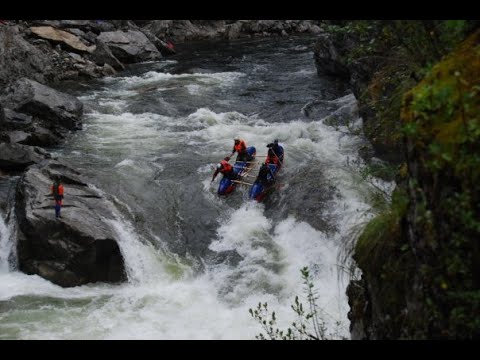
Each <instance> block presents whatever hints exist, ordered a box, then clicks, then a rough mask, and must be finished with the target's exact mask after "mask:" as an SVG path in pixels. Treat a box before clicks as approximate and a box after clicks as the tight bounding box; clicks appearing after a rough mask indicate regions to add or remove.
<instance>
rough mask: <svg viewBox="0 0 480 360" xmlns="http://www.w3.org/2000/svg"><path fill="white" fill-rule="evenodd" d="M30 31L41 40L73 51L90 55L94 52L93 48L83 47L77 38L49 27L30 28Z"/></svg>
mask: <svg viewBox="0 0 480 360" xmlns="http://www.w3.org/2000/svg"><path fill="white" fill-rule="evenodd" d="M30 31H31V32H32V33H33V34H35V35H37V36H38V37H40V38H42V39H46V40H49V41H53V42H54V43H59V44H62V45H64V46H66V48H67V49H70V50H73V51H78V52H88V53H92V52H93V51H94V50H95V46H87V45H85V44H84V43H83V42H82V41H81V40H80V38H79V37H78V36H76V35H73V34H72V33H70V32H67V31H63V30H59V29H55V28H53V27H51V26H32V27H31V28H30Z"/></svg>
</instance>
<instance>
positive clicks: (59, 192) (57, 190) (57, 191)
mask: <svg viewBox="0 0 480 360" xmlns="http://www.w3.org/2000/svg"><path fill="white" fill-rule="evenodd" d="M50 189H51V190H52V194H53V198H54V199H55V202H56V203H58V204H60V205H62V199H63V185H62V184H59V185H58V186H56V185H52V186H51V187H50Z"/></svg>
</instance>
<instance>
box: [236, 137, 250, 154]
mask: <svg viewBox="0 0 480 360" xmlns="http://www.w3.org/2000/svg"><path fill="white" fill-rule="evenodd" d="M233 148H234V149H235V151H236V152H237V153H239V154H240V153H241V152H243V151H245V150H247V144H245V141H244V140H240V142H239V143H238V144H235V145H234V146H233Z"/></svg>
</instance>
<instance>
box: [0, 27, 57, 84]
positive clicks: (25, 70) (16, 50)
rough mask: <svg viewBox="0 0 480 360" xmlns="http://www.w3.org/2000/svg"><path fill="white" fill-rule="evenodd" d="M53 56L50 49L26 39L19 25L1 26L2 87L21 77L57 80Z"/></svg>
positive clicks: (0, 73)
mask: <svg viewBox="0 0 480 360" xmlns="http://www.w3.org/2000/svg"><path fill="white" fill-rule="evenodd" d="M53 60H54V59H53V57H52V56H51V53H49V52H48V50H46V49H44V48H43V47H41V46H34V45H32V44H30V43H29V42H28V41H26V40H25V39H24V38H23V37H22V35H21V33H20V30H19V27H18V26H0V88H4V87H5V86H7V85H8V84H9V83H11V82H12V81H15V80H16V79H18V78H21V77H24V76H25V77H29V78H32V79H35V80H36V81H39V82H46V81H55V80H57V79H58V72H57V71H55V68H54V64H53Z"/></svg>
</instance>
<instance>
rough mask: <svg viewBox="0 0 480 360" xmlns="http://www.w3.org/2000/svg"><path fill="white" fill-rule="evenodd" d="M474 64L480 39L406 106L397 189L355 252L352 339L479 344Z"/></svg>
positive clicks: (436, 72) (442, 65) (478, 83)
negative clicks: (402, 160) (403, 159)
mask: <svg viewBox="0 0 480 360" xmlns="http://www.w3.org/2000/svg"><path fill="white" fill-rule="evenodd" d="M479 55H480V30H478V31H476V32H474V33H473V34H472V35H470V36H469V37H468V38H467V39H466V40H465V41H464V42H463V43H462V44H461V45H459V46H458V47H457V48H456V49H455V51H453V52H452V53H451V54H449V55H448V56H446V57H445V58H443V59H442V61H441V62H439V63H437V64H436V65H435V66H434V67H433V68H432V69H431V70H430V71H429V72H428V74H427V75H426V76H425V78H424V79H423V80H422V81H421V82H420V83H419V84H418V85H417V86H415V87H414V88H413V89H411V90H410V91H408V92H407V93H406V94H405V95H404V97H403V105H402V109H401V121H402V127H403V133H404V135H405V139H406V149H405V157H406V165H405V166H404V168H403V174H402V175H403V176H402V181H400V182H399V186H398V187H397V190H396V191H395V193H394V196H393V201H392V204H391V207H390V209H389V210H388V211H385V212H384V213H382V214H380V215H379V216H377V217H376V218H375V219H374V220H372V221H371V222H370V223H369V224H368V225H367V227H366V229H365V231H364V232H363V234H362V235H361V236H360V238H359V240H358V242H357V244H356V248H355V255H354V259H355V260H356V262H357V264H358V266H359V267H360V269H361V270H362V272H363V276H362V279H361V280H360V281H356V282H352V283H351V284H350V287H349V295H350V303H351V306H352V307H351V312H350V314H349V317H350V319H351V321H352V329H353V330H355V334H354V336H355V337H356V338H366V339H398V338H413V339H443V338H447V339H457V338H461V339H464V338H465V339H469V338H478V337H479V336H480V319H479V318H478V316H476V315H475V314H477V313H478V312H479V310H480V247H479V239H480V206H479V204H480V187H479V186H478V182H479V180H480V157H479V156H478V154H479V151H480V118H479V114H480V56H479Z"/></svg>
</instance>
